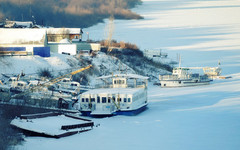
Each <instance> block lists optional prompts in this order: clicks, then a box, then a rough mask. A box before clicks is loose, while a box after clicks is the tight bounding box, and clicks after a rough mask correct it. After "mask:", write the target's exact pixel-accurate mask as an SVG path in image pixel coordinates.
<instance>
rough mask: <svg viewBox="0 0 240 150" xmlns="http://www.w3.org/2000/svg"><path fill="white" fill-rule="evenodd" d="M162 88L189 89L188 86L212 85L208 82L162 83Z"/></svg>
mask: <svg viewBox="0 0 240 150" xmlns="http://www.w3.org/2000/svg"><path fill="white" fill-rule="evenodd" d="M160 84H161V87H188V86H200V85H208V84H210V80H208V81H198V82H195V81H160Z"/></svg>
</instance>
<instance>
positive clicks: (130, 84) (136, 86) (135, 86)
mask: <svg viewBox="0 0 240 150" xmlns="http://www.w3.org/2000/svg"><path fill="white" fill-rule="evenodd" d="M126 87H127V88H145V87H146V85H145V84H134V83H128V84H127V86H126ZM95 88H113V85H112V84H110V85H106V84H105V85H102V84H96V85H95Z"/></svg>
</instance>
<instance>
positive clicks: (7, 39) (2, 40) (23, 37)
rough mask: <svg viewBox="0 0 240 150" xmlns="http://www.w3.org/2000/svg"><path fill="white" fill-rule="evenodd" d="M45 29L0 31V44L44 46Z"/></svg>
mask: <svg viewBox="0 0 240 150" xmlns="http://www.w3.org/2000/svg"><path fill="white" fill-rule="evenodd" d="M45 35H46V30H45V29H28V28H27V29H6V28H5V29H0V44H44V41H45Z"/></svg>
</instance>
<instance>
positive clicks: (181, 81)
mask: <svg viewBox="0 0 240 150" xmlns="http://www.w3.org/2000/svg"><path fill="white" fill-rule="evenodd" d="M189 70H190V69H189V68H183V67H177V68H174V69H173V72H172V75H160V76H159V81H160V84H161V87H185V86H198V85H206V84H209V83H210V81H212V80H210V79H209V78H208V76H207V75H200V74H198V73H189V72H188V71H189Z"/></svg>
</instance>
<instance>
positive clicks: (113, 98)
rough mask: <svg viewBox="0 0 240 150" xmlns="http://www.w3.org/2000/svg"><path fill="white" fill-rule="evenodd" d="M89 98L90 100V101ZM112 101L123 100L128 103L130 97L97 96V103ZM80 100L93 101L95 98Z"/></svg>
mask: <svg viewBox="0 0 240 150" xmlns="http://www.w3.org/2000/svg"><path fill="white" fill-rule="evenodd" d="M90 100H91V101H90ZM112 101H114V102H122V101H123V102H124V103H130V102H131V98H115V97H112V98H111V97H102V99H101V98H100V97H97V101H96V102H97V103H111V102H112ZM82 102H87V103H88V102H95V98H82Z"/></svg>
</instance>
